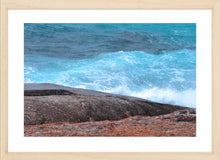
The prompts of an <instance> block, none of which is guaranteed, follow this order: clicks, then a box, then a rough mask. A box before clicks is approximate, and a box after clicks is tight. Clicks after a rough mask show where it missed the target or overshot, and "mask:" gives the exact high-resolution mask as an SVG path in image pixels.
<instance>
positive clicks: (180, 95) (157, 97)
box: [104, 86, 196, 108]
mask: <svg viewBox="0 0 220 160" xmlns="http://www.w3.org/2000/svg"><path fill="white" fill-rule="evenodd" d="M104 92H108V93H115V94H123V95H127V96H133V97H138V98H143V99H146V100H150V101H155V102H159V103H167V104H173V105H181V106H186V107H193V108H195V107H196V90H195V89H188V90H184V91H177V90H172V89H160V88H156V87H155V88H151V89H144V90H142V91H140V92H135V91H131V90H130V89H129V88H128V87H126V86H119V87H117V88H113V89H110V90H105V91H104Z"/></svg>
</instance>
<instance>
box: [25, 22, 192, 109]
mask: <svg viewBox="0 0 220 160" xmlns="http://www.w3.org/2000/svg"><path fill="white" fill-rule="evenodd" d="M24 82H25V83H56V84H61V85H66V86H71V87H76V88H84V89H92V90H98V91H104V92H108V93H116V94H122V95H128V96H134V97H140V98H144V99H147V100H152V101H156V102H161V103H168V104H175V105H182V106H188V107H196V24H192V23H178V24H175V23H171V24H162V23H161V24H27V23H25V24H24Z"/></svg>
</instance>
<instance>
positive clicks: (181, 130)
mask: <svg viewBox="0 0 220 160" xmlns="http://www.w3.org/2000/svg"><path fill="white" fill-rule="evenodd" d="M195 122H196V111H195V109H191V108H187V107H182V106H176V105H169V104H161V103H156V102H152V101H147V100H144V99H140V98H135V97H128V96H122V95H116V94H109V93H103V92H98V91H93V90H86V89H76V88H70V87H65V86H60V85H55V84H46V83H41V84H36V83H26V84H24V125H25V126H24V135H25V136H195V135H196V123H195Z"/></svg>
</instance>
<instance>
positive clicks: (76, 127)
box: [24, 109, 196, 137]
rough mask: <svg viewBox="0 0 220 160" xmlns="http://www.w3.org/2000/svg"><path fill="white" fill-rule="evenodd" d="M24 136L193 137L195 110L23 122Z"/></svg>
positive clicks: (194, 131) (194, 134) (194, 132)
mask: <svg viewBox="0 0 220 160" xmlns="http://www.w3.org/2000/svg"><path fill="white" fill-rule="evenodd" d="M24 135H25V136H27V137H37V136H40V137H59V136H60V137H63V136H65V137H71V136H86V137H87V136H96V137H97V136H104V137H113V136H117V137H120V136H121V137H122V136H126V137H128V136H132V137H135V136H138V137H176V136H178V137H181V136H184V137H195V136H196V112H195V110H194V109H190V110H188V109H187V110H181V111H175V112H172V113H169V114H166V115H160V116H153V117H150V116H133V117H128V118H125V119H121V120H118V121H109V120H105V121H97V122H81V123H73V122H57V123H49V124H40V125H25V127H24Z"/></svg>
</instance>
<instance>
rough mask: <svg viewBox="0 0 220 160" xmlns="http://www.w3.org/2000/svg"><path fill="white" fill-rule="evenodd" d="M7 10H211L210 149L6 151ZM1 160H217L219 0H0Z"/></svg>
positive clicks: (219, 149) (219, 147) (219, 144)
mask: <svg viewBox="0 0 220 160" xmlns="http://www.w3.org/2000/svg"><path fill="white" fill-rule="evenodd" d="M9 9H16V10H19V9H35V10H36V9H211V10H212V152H211V153H205V152H204V153H203V152H200V153H198V152H196V153H195V152H194V153H148V152H146V153H145V152H141V153H85V152H81V153H61V152H57V153H42V152H37V153H25V152H8V10H9ZM0 48H1V56H0V62H1V64H0V67H1V68H0V69H1V72H0V76H1V81H0V94H1V97H0V104H1V108H0V109H1V124H0V125H1V132H0V133H1V135H0V136H1V137H0V140H1V152H0V153H1V160H29V159H31V160H40V159H42V160H43V159H44V160H45V159H46V160H58V159H59V160H61V159H68V160H73V159H80V160H84V159H86V160H93V159H94V160H97V159H100V160H104V159H126V160H129V159H132V160H135V159H149V160H161V159H167V160H168V159H169V160H177V159H178V160H191V159H192V160H220V98H219V97H220V83H219V82H220V65H219V64H220V0H1V46H0Z"/></svg>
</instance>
